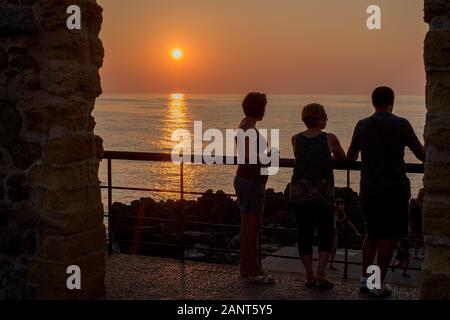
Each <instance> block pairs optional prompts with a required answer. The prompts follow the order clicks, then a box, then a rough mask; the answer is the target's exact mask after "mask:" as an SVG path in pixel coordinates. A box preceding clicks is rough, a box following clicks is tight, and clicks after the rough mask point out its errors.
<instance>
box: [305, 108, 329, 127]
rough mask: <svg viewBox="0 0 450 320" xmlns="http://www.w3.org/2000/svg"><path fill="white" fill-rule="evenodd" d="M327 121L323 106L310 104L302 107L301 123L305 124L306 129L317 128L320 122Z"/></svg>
mask: <svg viewBox="0 0 450 320" xmlns="http://www.w3.org/2000/svg"><path fill="white" fill-rule="evenodd" d="M327 119H328V116H327V113H326V112H325V108H324V106H323V105H321V104H318V103H311V104H308V105H306V106H305V107H303V110H302V121H303V122H304V123H305V125H306V127H307V128H308V129H309V128H314V127H315V126H317V124H318V123H319V121H320V120H327Z"/></svg>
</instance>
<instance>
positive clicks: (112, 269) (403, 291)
mask: <svg viewBox="0 0 450 320" xmlns="http://www.w3.org/2000/svg"><path fill="white" fill-rule="evenodd" d="M272 274H273V276H274V277H275V278H276V279H277V283H276V285H273V286H267V285H258V284H253V283H248V282H247V281H245V280H242V279H241V278H240V277H239V267H238V266H231V265H218V264H208V263H200V262H190V261H188V262H186V263H184V264H181V263H180V261H178V260H173V259H162V258H155V257H144V256H131V255H120V254H117V255H112V256H109V257H107V260H106V290H107V294H106V296H105V299H114V300H123V299H138V300H147V299H156V300H177V299H188V300H216V299H217V300H249V299H255V300H284V299H293V300H362V299H368V297H367V295H363V294H360V293H359V290H358V287H357V281H355V280H342V278H332V280H333V281H334V282H335V284H336V286H335V288H334V289H333V290H328V291H322V290H319V289H316V288H315V289H307V288H305V287H304V285H303V281H302V279H303V276H302V275H301V274H299V273H293V272H290V273H287V272H272ZM391 287H392V288H393V289H394V294H393V296H392V297H391V298H390V299H393V300H399V299H402V300H416V299H418V298H419V289H417V288H415V287H411V286H405V285H398V284H395V285H392V286H391Z"/></svg>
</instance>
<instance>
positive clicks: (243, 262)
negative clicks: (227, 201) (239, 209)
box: [239, 214, 249, 276]
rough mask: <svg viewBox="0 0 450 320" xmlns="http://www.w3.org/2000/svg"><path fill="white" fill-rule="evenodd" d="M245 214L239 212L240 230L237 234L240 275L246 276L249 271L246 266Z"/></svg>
mask: <svg viewBox="0 0 450 320" xmlns="http://www.w3.org/2000/svg"><path fill="white" fill-rule="evenodd" d="M247 220H248V219H247V215H244V214H241V231H240V236H239V240H240V241H239V242H240V249H241V275H243V276H247V275H248V273H249V266H248V252H247V247H248V232H249V230H248V221H247Z"/></svg>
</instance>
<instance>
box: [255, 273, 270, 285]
mask: <svg viewBox="0 0 450 320" xmlns="http://www.w3.org/2000/svg"><path fill="white" fill-rule="evenodd" d="M248 280H249V281H250V282H253V283H259V284H275V279H274V278H272V277H270V276H268V275H266V274H261V275H259V276H252V277H250V276H249V277H248Z"/></svg>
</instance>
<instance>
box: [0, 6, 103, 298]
mask: <svg viewBox="0 0 450 320" xmlns="http://www.w3.org/2000/svg"><path fill="white" fill-rule="evenodd" d="M72 4H77V5H79V6H80V7H81V10H82V14H83V19H82V28H81V30H79V31H77V30H75V31H69V30H68V29H67V27H66V19H67V17H68V15H67V14H66V9H67V7H68V6H69V5H72ZM101 23H102V9H101V8H100V7H99V6H98V5H97V3H96V1H95V0H70V1H68V0H17V1H9V0H1V1H0V39H1V40H0V229H1V230H0V275H3V277H4V279H3V280H4V281H3V285H2V287H0V299H1V298H19V299H21V298H58V299H65V298H89V297H92V296H96V295H100V294H102V293H103V292H104V272H105V271H104V270H105V268H104V258H105V230H104V226H103V206H102V202H101V194H100V186H99V180H98V166H99V161H100V159H101V153H102V141H101V139H100V138H99V137H96V136H95V135H94V134H93V129H94V125H95V122H94V119H93V118H92V116H91V111H92V109H93V108H94V103H95V99H96V97H97V96H99V95H100V93H101V87H100V76H99V72H98V70H99V68H100V67H101V65H102V61H103V47H102V44H101V41H100V40H99V38H98V34H99V31H100V28H101ZM70 265H78V266H80V268H81V270H82V279H83V281H82V289H81V290H73V291H70V290H68V289H67V286H66V280H67V277H68V275H67V273H66V270H67V268H68V266H70Z"/></svg>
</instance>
